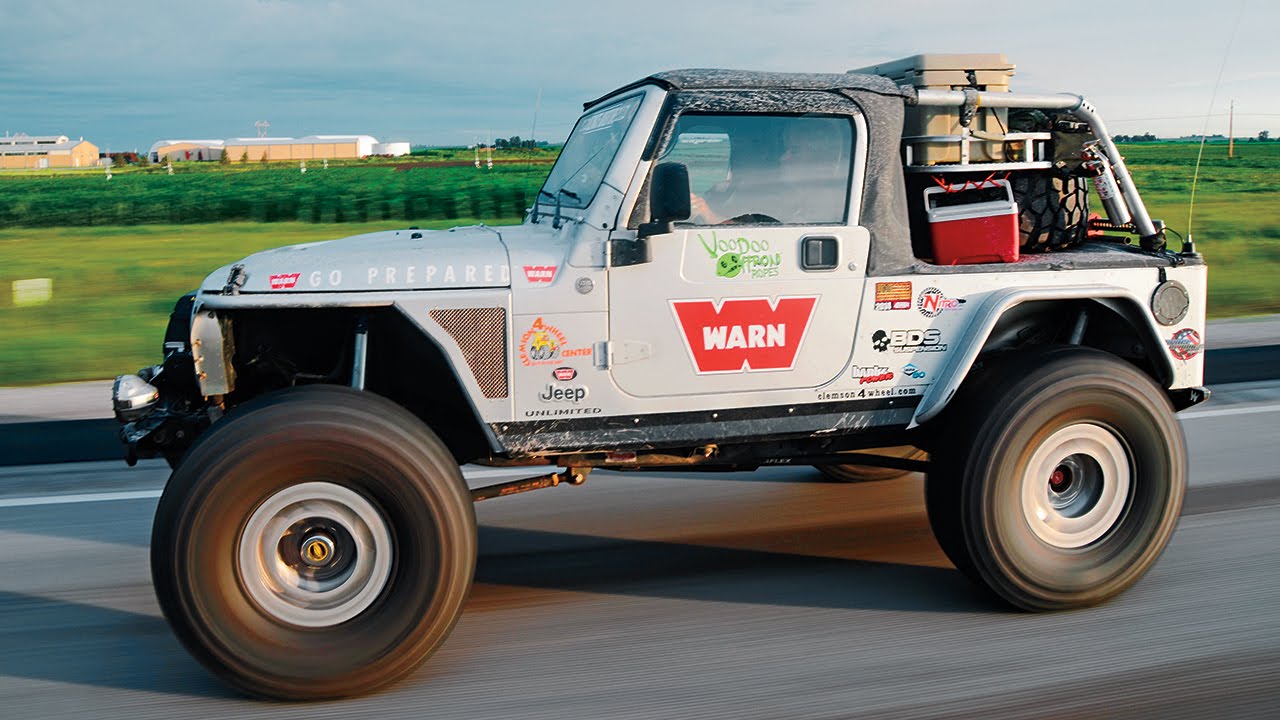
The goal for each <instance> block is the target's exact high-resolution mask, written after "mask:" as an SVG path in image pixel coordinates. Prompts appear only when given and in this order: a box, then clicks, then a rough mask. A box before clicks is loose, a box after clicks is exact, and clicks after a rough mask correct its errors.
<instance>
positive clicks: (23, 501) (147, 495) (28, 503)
mask: <svg viewBox="0 0 1280 720" xmlns="http://www.w3.org/2000/svg"><path fill="white" fill-rule="evenodd" d="M160 492H161V491H159V490H134V491H132V492H111V493H84V494H82V495H44V496H41V497H17V498H0V508H15V507H32V506H34V505H75V504H77V503H94V502H108V501H111V500H151V499H155V498H158V497H160Z"/></svg>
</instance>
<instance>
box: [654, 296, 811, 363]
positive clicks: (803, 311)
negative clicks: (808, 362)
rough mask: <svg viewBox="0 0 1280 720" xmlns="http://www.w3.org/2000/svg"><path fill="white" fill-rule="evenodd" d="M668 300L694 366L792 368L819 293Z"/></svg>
mask: <svg viewBox="0 0 1280 720" xmlns="http://www.w3.org/2000/svg"><path fill="white" fill-rule="evenodd" d="M670 302H671V311H672V313H674V314H675V318H676V325H677V326H679V328H680V333H681V335H682V336H683V338H684V346H685V349H686V350H688V351H689V357H690V359H692V360H693V367H694V369H695V370H697V372H698V374H699V375H707V374H711V373H741V372H760V371H765V370H790V369H791V368H792V367H793V366H794V365H795V362H796V354H797V353H799V351H800V346H801V345H802V344H803V343H804V337H805V333H806V332H808V330H809V320H810V319H811V318H812V317H813V308H814V307H815V306H816V305H817V304H818V297H817V296H808V297H783V298H778V299H776V300H770V299H769V298H732V299H727V300H721V301H719V302H716V301H714V300H672V301H670Z"/></svg>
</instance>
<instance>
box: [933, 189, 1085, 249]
mask: <svg viewBox="0 0 1280 720" xmlns="http://www.w3.org/2000/svg"><path fill="white" fill-rule="evenodd" d="M932 180H933V182H934V183H935V184H936V185H937V186H939V187H941V188H943V189H944V190H946V192H947V195H945V196H942V197H937V198H935V199H934V200H931V201H930V202H931V204H932V205H933V206H935V207H939V206H946V205H948V204H950V203H951V202H954V204H962V203H972V202H980V201H982V200H986V199H991V200H995V199H999V198H1000V197H1001V196H1002V194H1003V190H1002V189H1000V188H999V187H998V186H997V185H998V183H997V180H1000V181H1007V182H1008V184H1009V187H1010V189H1011V190H1012V191H1013V200H1014V202H1016V203H1017V205H1018V240H1019V242H1018V245H1019V250H1020V251H1021V252H1023V253H1036V252H1048V251H1050V250H1064V249H1066V248H1069V247H1072V246H1074V245H1078V244H1080V243H1081V242H1084V240H1085V239H1086V238H1087V237H1088V232H1089V226H1088V218H1089V184H1088V182H1087V180H1088V178H1082V177H1079V176H1078V175H1076V174H1074V173H1073V172H1071V171H1069V170H1065V169H1059V168H1050V169H1047V170H1021V171H1017V172H1007V173H1001V174H999V175H998V176H997V174H995V173H992V174H991V175H988V176H987V177H986V178H984V179H982V180H966V181H963V182H952V181H949V180H947V179H946V178H944V177H941V176H936V175H935V176H933V178H932ZM987 194H990V197H989V198H988V197H987ZM948 197H954V198H955V199H954V200H953V201H949V200H948Z"/></svg>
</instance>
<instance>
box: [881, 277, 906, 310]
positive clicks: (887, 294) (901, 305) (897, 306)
mask: <svg viewBox="0 0 1280 720" xmlns="http://www.w3.org/2000/svg"><path fill="white" fill-rule="evenodd" d="M872 308H874V309H876V310H910V309H911V282H910V281H906V282H878V283H876V299H875V304H874V305H872Z"/></svg>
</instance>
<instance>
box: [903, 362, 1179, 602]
mask: <svg viewBox="0 0 1280 720" xmlns="http://www.w3.org/2000/svg"><path fill="white" fill-rule="evenodd" d="M948 412H949V414H948V417H949V418H950V419H951V422H950V423H949V425H950V427H948V428H947V430H948V431H951V430H952V428H954V431H953V433H952V435H951V436H949V437H948V438H947V439H946V441H945V442H942V443H940V447H939V449H938V451H937V452H936V453H935V462H934V464H933V467H934V468H936V470H935V471H934V472H932V473H931V474H930V475H929V477H928V480H927V483H926V505H927V508H928V512H929V521H930V524H931V525H932V526H933V529H934V534H935V536H936V537H937V539H938V543H939V544H940V545H941V546H942V548H943V550H944V551H945V552H946V553H947V556H948V557H949V558H951V560H952V562H953V563H955V565H956V567H957V568H958V569H960V570H961V571H962V572H964V573H965V574H966V575H968V576H969V577H970V578H972V579H973V580H975V581H977V582H979V583H980V584H982V585H985V586H986V587H987V588H989V589H990V590H991V591H992V592H994V593H995V594H996V595H997V596H999V597H1000V598H1002V599H1003V600H1005V601H1006V602H1008V603H1010V604H1012V605H1014V606H1016V607H1019V608H1023V609H1027V610H1055V609H1064V608H1072V607H1081V606H1087V605H1092V604H1095V603H1099V602H1102V601H1104V600H1107V599H1108V598H1110V597H1112V596H1114V595H1116V594H1118V593H1120V592H1122V591H1123V590H1125V589H1126V588H1128V587H1129V586H1131V585H1132V584H1133V583H1134V582H1136V581H1137V580H1138V578H1140V577H1141V576H1142V575H1143V574H1144V573H1145V572H1146V571H1147V570H1148V569H1149V568H1150V567H1151V565H1152V564H1153V563H1155V561H1156V559H1157V558H1158V557H1159V556H1160V553H1161V552H1162V551H1163V550H1164V548H1165V546H1166V544H1167V543H1168V541H1169V538H1170V537H1171V536H1172V534H1173V530H1174V527H1175V525H1176V523H1177V519H1178V514H1179V512H1180V510H1181V507H1182V498H1183V494H1184V492H1185V486H1186V449H1185V441H1184V439H1183V435H1182V429H1181V427H1180V426H1179V425H1178V423H1177V420H1176V419H1175V418H1174V414H1173V407H1172V406H1171V405H1170V403H1169V400H1168V398H1167V397H1165V395H1164V393H1163V392H1162V391H1161V389H1160V388H1159V387H1157V386H1156V385H1155V383H1154V382H1152V381H1151V379H1150V378H1148V377H1147V376H1146V375H1145V374H1143V373H1142V372H1141V371H1139V370H1138V369H1137V368H1135V367H1133V366H1132V365H1130V364H1128V363H1125V362H1123V361H1121V360H1119V359H1117V358H1115V357H1114V356H1111V355H1107V354H1106V353H1102V352H1098V351H1095V350H1091V349H1088V348H1075V347H1073V348H1052V349H1045V350H1039V351H1034V352H1033V353H1031V356H1028V354H1025V353H1019V354H1017V355H1016V356H1013V357H1010V358H1007V359H1006V360H1005V361H1004V362H996V363H994V364H993V365H991V366H989V367H987V368H985V369H984V371H983V374H982V376H981V377H978V378H975V379H974V381H973V382H972V383H968V384H967V385H966V387H965V388H964V389H963V390H962V391H961V396H960V397H958V398H957V399H956V401H955V404H954V406H953V408H952V409H951V410H949V411H948Z"/></svg>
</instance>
